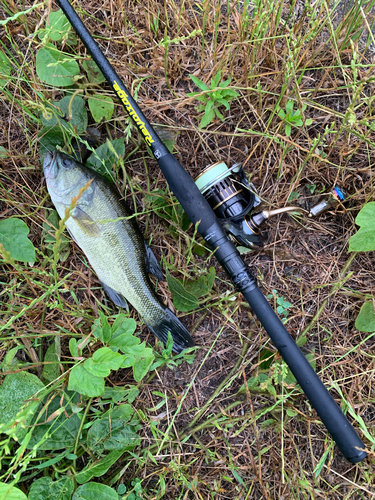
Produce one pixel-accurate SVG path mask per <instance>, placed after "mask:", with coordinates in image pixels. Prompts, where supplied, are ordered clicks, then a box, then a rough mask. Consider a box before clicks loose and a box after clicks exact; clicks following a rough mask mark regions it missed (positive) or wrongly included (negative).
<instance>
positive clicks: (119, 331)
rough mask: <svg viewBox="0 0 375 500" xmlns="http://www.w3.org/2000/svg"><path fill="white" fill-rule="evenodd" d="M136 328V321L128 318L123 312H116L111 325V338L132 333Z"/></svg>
mask: <svg viewBox="0 0 375 500" xmlns="http://www.w3.org/2000/svg"><path fill="white" fill-rule="evenodd" d="M136 328H137V323H136V321H135V320H134V319H133V318H128V317H127V316H125V314H121V313H120V314H118V315H117V318H116V319H115V322H114V323H113V325H112V332H111V333H112V337H111V340H113V339H115V338H116V337H119V336H120V335H132V334H133V333H134V332H135V330H136Z"/></svg>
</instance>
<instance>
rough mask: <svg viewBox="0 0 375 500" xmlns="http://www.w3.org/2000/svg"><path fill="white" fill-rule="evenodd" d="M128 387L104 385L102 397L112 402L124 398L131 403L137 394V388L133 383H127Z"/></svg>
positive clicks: (117, 401)
mask: <svg viewBox="0 0 375 500" xmlns="http://www.w3.org/2000/svg"><path fill="white" fill-rule="evenodd" d="M127 387H129V389H126V388H125V387H117V386H115V387H106V388H105V390H104V394H103V395H102V399H112V402H113V403H119V402H120V401H124V400H125V399H126V400H127V401H128V402H129V403H133V401H135V399H136V398H137V397H138V395H139V390H138V388H137V386H135V385H133V386H132V385H128V386H127Z"/></svg>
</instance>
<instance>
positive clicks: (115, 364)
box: [83, 347, 123, 377]
mask: <svg viewBox="0 0 375 500" xmlns="http://www.w3.org/2000/svg"><path fill="white" fill-rule="evenodd" d="M122 362H123V357H122V356H121V354H119V353H118V352H113V351H112V350H111V349H110V348H109V347H101V348H100V349H98V350H97V351H95V352H94V355H93V357H92V358H90V359H86V361H85V362H84V364H83V366H84V367H85V369H86V370H87V371H88V372H89V373H91V374H92V375H95V376H97V377H108V375H109V374H110V373H111V370H118V369H119V368H120V366H121V364H122Z"/></svg>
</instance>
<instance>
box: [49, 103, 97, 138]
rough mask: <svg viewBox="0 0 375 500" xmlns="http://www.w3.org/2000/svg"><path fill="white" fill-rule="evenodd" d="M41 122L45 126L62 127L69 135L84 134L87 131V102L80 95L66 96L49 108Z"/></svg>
mask: <svg viewBox="0 0 375 500" xmlns="http://www.w3.org/2000/svg"><path fill="white" fill-rule="evenodd" d="M41 120H42V123H43V125H46V126H50V127H52V126H54V125H60V126H61V127H63V128H65V129H66V130H67V131H68V133H69V134H70V133H71V132H74V133H77V134H82V133H83V132H85V130H86V129H87V123H88V118H87V111H86V105H85V101H84V100H83V99H82V97H80V96H78V95H73V96H70V95H68V96H65V97H64V98H63V99H61V101H55V102H54V103H53V105H50V106H49V107H48V108H47V116H46V112H45V113H44V115H43V114H42V116H41Z"/></svg>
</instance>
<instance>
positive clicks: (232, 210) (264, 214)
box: [195, 162, 345, 250]
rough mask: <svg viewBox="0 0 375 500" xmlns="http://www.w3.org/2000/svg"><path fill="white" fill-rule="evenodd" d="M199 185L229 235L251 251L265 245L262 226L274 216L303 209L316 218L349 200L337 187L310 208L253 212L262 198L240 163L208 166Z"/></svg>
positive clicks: (200, 178)
mask: <svg viewBox="0 0 375 500" xmlns="http://www.w3.org/2000/svg"><path fill="white" fill-rule="evenodd" d="M195 184H196V185H197V187H198V188H199V190H200V192H201V193H202V194H203V196H204V197H205V198H206V200H207V201H208V203H209V204H210V206H211V208H212V210H213V211H214V212H215V214H216V216H217V218H218V219H219V221H220V223H221V225H222V226H223V228H224V229H225V231H226V232H227V234H228V236H229V238H230V239H231V240H232V241H233V242H234V243H235V244H237V245H241V246H244V247H247V248H249V249H251V250H256V249H261V248H262V247H263V238H262V236H261V234H260V226H261V225H262V224H263V223H264V221H265V220H267V219H269V218H270V217H272V216H273V215H277V214H281V213H285V212H303V213H306V214H308V215H309V217H316V216H318V215H320V214H322V213H323V212H326V211H327V210H329V209H331V208H335V207H336V206H337V205H339V204H340V203H342V202H344V201H345V194H344V192H343V191H342V190H341V189H340V188H339V187H338V186H335V187H334V189H333V190H332V192H331V193H330V194H329V195H328V197H327V196H326V197H325V198H324V199H323V200H322V201H320V202H319V203H318V204H317V205H315V206H314V207H312V208H311V209H310V212H308V211H307V210H305V209H303V208H301V207H296V206H292V207H284V208H278V209H275V210H263V211H261V212H257V213H255V214H252V213H251V212H252V210H253V209H254V208H256V207H257V206H258V205H259V204H260V202H261V200H260V199H259V197H258V194H257V191H256V189H255V187H254V185H253V184H250V183H249V181H248V180H247V178H246V175H245V172H244V170H243V168H242V165H241V164H240V163H235V164H234V165H233V166H232V167H230V168H228V166H227V165H226V164H225V163H224V162H218V163H215V164H213V165H209V166H208V167H206V168H205V169H204V170H203V172H202V173H201V174H200V175H199V176H198V177H197V178H196V179H195Z"/></svg>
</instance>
